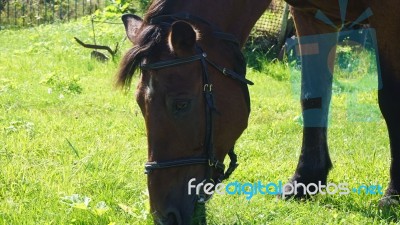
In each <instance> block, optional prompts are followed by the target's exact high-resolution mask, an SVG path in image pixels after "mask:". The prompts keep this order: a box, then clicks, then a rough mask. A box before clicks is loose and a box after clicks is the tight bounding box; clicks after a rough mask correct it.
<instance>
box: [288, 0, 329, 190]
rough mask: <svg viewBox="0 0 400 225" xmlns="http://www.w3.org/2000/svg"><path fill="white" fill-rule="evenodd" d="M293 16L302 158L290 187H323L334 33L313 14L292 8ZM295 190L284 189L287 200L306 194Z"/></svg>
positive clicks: (326, 171) (325, 173) (326, 166)
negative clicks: (299, 63)
mask: <svg viewBox="0 0 400 225" xmlns="http://www.w3.org/2000/svg"><path fill="white" fill-rule="evenodd" d="M292 15H293V18H294V21H295V24H296V30H297V35H298V37H299V43H300V53H301V59H302V71H301V72H302V82H301V83H302V84H301V85H302V87H301V105H302V112H303V121H304V127H303V143H302V149H301V155H300V158H299V161H298V165H297V168H296V172H295V174H294V175H293V177H292V178H291V180H290V181H289V184H292V185H295V184H296V183H297V184H299V183H302V184H304V185H305V186H307V185H308V184H310V183H315V184H317V185H318V183H319V182H320V183H321V184H325V183H326V179H327V176H328V173H329V169H330V168H331V167H332V163H331V160H330V157H329V152H328V145H327V125H328V113H329V104H330V100H331V92H332V73H333V64H334V58H335V50H336V47H335V46H336V44H337V30H336V29H335V28H333V27H331V26H329V25H327V24H325V23H323V22H321V21H318V20H316V19H315V14H314V13H311V12H303V11H300V10H296V9H293V8H292ZM294 189H296V190H294ZM294 189H293V188H292V187H290V186H285V191H286V193H288V192H291V191H293V193H292V194H289V196H293V195H295V196H297V197H301V196H303V195H304V193H305V192H304V188H303V187H302V186H297V188H296V187H295V188H294ZM294 191H297V194H296V192H294ZM283 194H285V193H283ZM283 197H286V196H285V195H284V196H283Z"/></svg>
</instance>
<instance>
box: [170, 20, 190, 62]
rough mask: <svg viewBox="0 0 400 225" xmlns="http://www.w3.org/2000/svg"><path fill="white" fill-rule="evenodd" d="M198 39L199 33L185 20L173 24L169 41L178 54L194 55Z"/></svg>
mask: <svg viewBox="0 0 400 225" xmlns="http://www.w3.org/2000/svg"><path fill="white" fill-rule="evenodd" d="M196 39H197V33H196V31H195V30H194V29H193V27H192V26H191V25H190V24H188V23H186V22H184V21H177V22H175V23H173V24H172V26H171V30H170V32H169V38H168V41H169V46H170V48H171V50H172V51H173V52H174V53H175V54H176V55H178V56H180V57H182V56H188V55H193V54H194V52H195V44H196Z"/></svg>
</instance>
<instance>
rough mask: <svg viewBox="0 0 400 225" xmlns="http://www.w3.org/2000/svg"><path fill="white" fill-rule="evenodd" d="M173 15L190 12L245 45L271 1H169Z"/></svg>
mask: <svg viewBox="0 0 400 225" xmlns="http://www.w3.org/2000/svg"><path fill="white" fill-rule="evenodd" d="M172 1H174V2H172ZM165 2H166V4H172V5H173V6H172V7H171V13H178V12H188V13H190V14H193V15H196V16H199V17H202V18H204V19H206V20H208V21H210V22H211V23H213V24H215V25H216V26H218V27H219V28H220V29H221V31H223V32H226V33H231V34H234V35H235V36H236V37H237V38H238V39H239V42H240V43H241V45H243V44H244V43H245V42H246V40H247V37H248V36H249V34H250V31H251V29H252V27H253V26H254V24H255V23H256V22H257V20H258V18H260V17H261V15H262V14H263V12H264V11H265V10H266V8H267V7H268V5H269V4H270V3H271V0H209V1H205V0H190V1H188V0H171V2H168V0H166V1H165Z"/></svg>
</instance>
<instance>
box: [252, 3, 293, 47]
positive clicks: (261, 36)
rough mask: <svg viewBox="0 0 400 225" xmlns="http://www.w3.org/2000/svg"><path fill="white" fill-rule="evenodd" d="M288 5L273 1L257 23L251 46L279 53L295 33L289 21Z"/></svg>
mask: <svg viewBox="0 0 400 225" xmlns="http://www.w3.org/2000/svg"><path fill="white" fill-rule="evenodd" d="M288 18H289V10H288V5H287V4H286V3H285V1H284V0H272V2H271V5H270V6H269V7H268V9H267V10H266V11H265V13H264V14H263V15H262V16H261V18H260V19H259V20H258V21H257V23H256V25H255V26H254V28H253V31H252V34H251V35H250V38H249V43H250V45H256V46H258V47H259V49H263V50H264V51H270V50H271V49H272V48H274V50H273V52H275V53H279V51H280V48H281V47H282V45H283V44H284V42H285V39H286V38H287V37H288V36H290V35H291V34H292V33H293V32H294V28H293V22H292V21H291V20H290V19H288Z"/></svg>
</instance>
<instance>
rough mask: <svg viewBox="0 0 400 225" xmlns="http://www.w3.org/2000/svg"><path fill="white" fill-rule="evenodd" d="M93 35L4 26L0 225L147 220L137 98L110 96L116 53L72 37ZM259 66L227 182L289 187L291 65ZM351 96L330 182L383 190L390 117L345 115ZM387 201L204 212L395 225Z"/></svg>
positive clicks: (101, 38)
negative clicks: (105, 56)
mask: <svg viewBox="0 0 400 225" xmlns="http://www.w3.org/2000/svg"><path fill="white" fill-rule="evenodd" d="M98 26H99V30H101V33H100V32H99V34H98V36H97V42H98V43H101V44H104V45H112V46H114V44H115V41H119V40H121V39H122V38H123V35H124V34H123V28H122V25H107V24H102V25H98ZM90 35H91V32H90V24H89V23H88V22H87V21H84V20H81V21H78V22H74V23H68V24H61V25H48V26H39V27H36V28H30V29H24V30H15V31H9V30H3V31H0V37H1V38H0V165H1V170H0V224H151V217H150V215H149V214H148V209H149V206H148V195H147V192H146V190H147V187H146V177H145V175H144V174H143V164H144V162H145V161H146V159H147V151H146V132H145V127H144V122H143V119H142V116H141V114H140V110H139V108H138V106H137V105H136V104H135V102H134V100H133V92H130V93H128V94H126V95H124V94H122V93H121V92H119V91H115V90H114V89H113V86H112V84H113V74H115V72H116V70H117V67H118V63H117V62H118V57H117V59H116V62H112V61H111V62H108V63H100V62H97V61H94V60H92V59H90V50H87V49H83V48H82V47H81V46H79V45H78V44H77V43H75V41H74V39H73V37H74V36H77V37H79V38H81V39H82V40H83V41H85V42H91V36H90ZM128 46H129V44H128V43H126V42H124V43H123V44H122V47H121V49H122V50H123V51H126V50H127V48H128ZM262 59H263V58H258V61H259V62H262V61H263V62H262V64H261V66H260V67H259V68H257V70H256V69H253V68H249V72H248V77H249V78H250V79H251V80H253V81H254V82H255V83H256V85H255V86H253V87H251V88H250V92H251V97H252V113H251V116H250V122H249V127H248V129H247V130H246V131H245V132H244V134H243V135H242V137H241V138H240V139H239V140H238V142H237V146H236V149H237V153H238V156H239V163H240V166H239V168H238V169H237V171H236V172H235V173H234V174H233V176H232V177H231V178H230V180H229V181H235V180H237V181H241V182H254V181H257V180H262V181H264V182H269V181H271V182H276V181H278V180H282V181H286V180H287V179H289V178H290V177H291V175H292V173H293V171H294V169H295V166H296V163H297V159H298V156H299V153H300V143H301V130H302V128H301V124H300V122H301V120H300V117H299V115H300V105H299V103H298V102H299V101H298V99H297V97H295V96H294V95H293V92H292V90H291V82H290V78H289V69H288V66H287V65H286V64H283V63H279V62H274V63H267V62H266V60H265V59H264V60H262ZM134 82H136V81H134ZM216 94H218V93H216ZM357 97H358V98H356V100H357V101H358V102H359V103H360V105H362V104H361V103H363V104H364V103H365V104H369V105H368V106H367V107H366V108H367V110H366V112H368V111H369V110H376V109H377V104H376V101H375V100H376V94H375V93H374V92H373V91H371V92H370V93H359V94H357ZM350 100H351V98H350ZM350 100H349V94H348V93H347V92H338V93H336V94H335V95H334V97H333V105H332V115H331V121H332V122H331V125H330V131H329V137H330V139H329V145H330V149H331V158H332V160H333V163H334V169H333V170H332V172H331V173H330V176H329V181H330V182H336V183H340V182H347V183H349V186H350V187H353V186H357V185H360V184H367V185H370V184H380V185H382V186H383V187H384V189H385V188H386V186H387V183H388V180H389V177H388V174H389V164H390V155H389V141H388V138H387V132H386V128H385V125H384V121H383V120H382V119H377V120H374V121H372V122H368V123H367V122H359V121H352V120H349V119H348V118H349V117H348V115H349V112H348V111H349V110H348V109H349V104H348V102H349V101H350ZM353 100H354V99H353ZM356 100H355V101H356ZM363 115H364V114H363ZM381 197H382V196H380V195H366V194H361V195H356V194H350V195H346V196H339V195H332V196H316V197H315V198H313V199H311V200H310V201H301V202H297V201H281V200H277V199H276V197H275V196H262V195H256V196H254V197H253V198H252V199H251V200H250V201H248V200H246V199H245V196H243V195H241V196H238V195H233V196H229V195H225V196H214V198H213V199H212V200H211V201H210V203H208V205H207V208H208V212H207V213H208V221H209V223H210V224H304V223H307V224H349V223H351V224H386V223H398V222H399V221H398V216H399V214H400V212H399V211H398V209H395V210H394V211H391V212H389V213H388V212H382V211H380V210H378V208H377V202H378V200H379V199H380V198H381Z"/></svg>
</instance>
